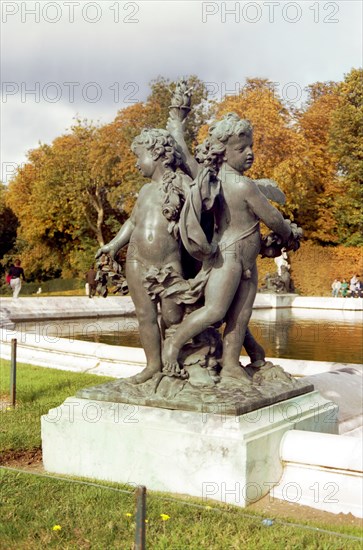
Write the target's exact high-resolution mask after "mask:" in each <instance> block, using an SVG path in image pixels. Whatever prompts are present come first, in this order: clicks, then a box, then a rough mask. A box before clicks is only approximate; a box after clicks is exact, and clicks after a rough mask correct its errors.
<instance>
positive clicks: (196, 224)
mask: <svg viewBox="0 0 363 550" xmlns="http://www.w3.org/2000/svg"><path fill="white" fill-rule="evenodd" d="M220 189H221V185H220V180H219V179H218V178H217V177H216V175H215V173H214V172H213V171H212V170H211V169H210V168H203V170H201V171H200V172H199V174H198V176H197V177H196V179H195V180H194V182H193V183H192V185H191V186H190V193H189V194H188V196H187V198H186V200H185V203H184V206H183V208H182V211H181V213H180V220H179V232H180V237H181V240H182V243H183V245H184V247H185V249H186V251H187V252H188V253H189V254H190V255H191V256H192V257H193V258H195V259H197V260H199V261H204V260H206V259H208V258H210V257H211V256H212V255H213V253H214V252H215V248H214V246H213V244H211V243H210V242H209V241H208V239H207V236H206V234H205V232H204V230H203V227H202V226H201V216H202V212H203V211H206V210H210V209H211V208H212V207H213V205H214V201H215V199H216V197H217V196H218V195H219V193H220Z"/></svg>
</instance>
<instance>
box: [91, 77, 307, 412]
mask: <svg viewBox="0 0 363 550" xmlns="http://www.w3.org/2000/svg"><path fill="white" fill-rule="evenodd" d="M190 99H191V90H189V89H187V87H186V84H185V82H183V81H181V82H180V83H179V84H178V86H177V89H176V91H175V93H174V96H173V99H172V103H171V106H170V116H169V121H168V126H167V130H161V129H148V130H144V131H143V132H142V133H141V134H140V135H139V136H138V137H137V138H136V139H135V140H134V142H133V144H132V150H133V152H134V153H135V155H136V157H137V166H138V168H139V169H140V171H141V172H142V173H143V175H144V176H145V177H147V178H148V179H150V180H151V181H149V182H148V183H146V184H145V185H144V187H143V188H142V189H141V191H140V193H139V196H138V199H137V201H136V204H135V207H134V210H133V212H132V214H131V216H130V218H129V220H127V222H126V223H125V224H124V225H123V226H122V228H121V229H120V231H119V232H118V234H117V235H116V237H115V238H114V239H113V240H112V241H111V242H110V243H108V244H107V245H105V246H103V247H102V248H101V249H99V251H98V252H97V254H96V257H100V256H101V255H102V254H109V255H110V256H111V258H112V259H114V258H115V256H116V254H117V252H118V251H119V250H120V249H121V248H122V247H123V246H125V245H126V244H128V251H127V259H126V278H127V283H128V287H129V290H130V294H131V297H132V299H133V301H134V303H135V309H136V315H137V318H138V321H139V325H140V338H141V342H142V345H143V347H144V350H145V354H146V360H147V365H146V368H145V369H144V370H143V371H142V372H141V373H140V374H138V375H136V376H134V377H132V378H131V379H126V380H124V381H121V382H120V381H118V382H117V383H111V385H112V388H110V387H108V389H107V390H106V394H107V395H108V396H109V397H110V395H111V394H112V399H111V398H110V399H109V400H116V401H117V400H120V401H126V402H138V403H140V404H149V403H151V404H154V403H156V404H158V403H159V405H160V406H170V407H171V408H185V407H186V405H187V404H188V403H190V400H192V401H193V399H195V396H196V395H198V392H201V391H202V392H203V388H204V389H206V388H209V390H208V391H207V392H206V393H205V392H204V394H205V395H204V397H205V398H206V399H207V402H211V401H213V400H216V401H218V400H220V399H221V392H222V394H223V400H224V402H227V401H228V402H230V404H232V405H233V406H235V404H236V402H240V401H241V392H242V394H243V395H244V396H249V397H250V398H252V399H253V400H255V401H256V399H257V400H258V398H261V396H262V397H263V398H264V399H265V401H264V403H266V402H271V401H270V400H269V395H270V394H271V381H273V380H277V381H278V385H279V388H278V389H277V390H276V391H275V393H276V392H277V393H278V394H279V395H280V397H279V398H278V399H281V395H284V396H285V397H286V391H285V390H288V391H290V390H293V394H294V395H296V394H298V393H303V391H302V386H301V385H299V384H298V383H297V382H296V381H294V380H293V379H292V378H291V377H290V375H288V374H287V373H284V371H283V370H282V369H281V368H280V367H278V366H275V365H272V364H271V363H266V362H265V359H264V351H263V348H262V347H261V346H260V345H259V344H258V343H257V342H256V341H255V340H254V338H253V336H252V334H251V333H250V331H249V330H248V322H249V319H250V316H251V313H252V306H253V302H254V299H255V295H256V292H257V268H256V258H257V256H258V254H259V253H261V254H262V255H264V256H270V257H275V256H278V255H280V254H281V249H282V248H284V249H286V250H296V249H297V248H298V247H299V245H300V239H301V235H302V231H301V229H300V228H298V227H297V226H296V225H295V224H292V223H291V222H289V221H288V220H284V218H283V217H282V215H281V214H280V212H279V211H278V210H277V208H275V207H274V206H272V204H271V203H270V202H269V199H273V200H275V201H277V202H280V203H283V202H284V195H283V193H282V192H281V191H280V190H279V189H278V187H277V185H276V184H275V183H274V182H272V181H270V180H257V181H254V180H251V179H250V178H248V177H246V176H244V172H245V171H247V170H248V169H249V168H250V167H251V166H252V163H253V151H252V147H253V131H252V127H251V125H250V123H249V122H248V121H245V120H241V119H240V118H239V117H238V116H237V115H236V114H234V113H229V114H228V115H226V116H225V117H224V118H223V119H222V120H220V121H217V122H215V123H214V124H212V125H211V127H210V130H209V135H208V138H207V139H206V140H205V142H204V143H203V144H202V145H201V146H199V147H198V148H197V153H196V157H195V158H194V157H193V156H192V155H191V153H190V152H189V151H188V148H187V146H186V143H185V140H184V135H183V123H184V120H185V118H186V116H187V114H188V112H189V110H190ZM260 220H262V221H263V222H264V223H265V224H266V225H267V226H268V227H269V228H270V229H271V230H272V233H271V234H270V235H268V236H267V237H265V238H264V239H261V234H260V226H259V222H260ZM158 304H159V309H160V320H158ZM222 323H225V329H224V333H223V338H222V337H221V334H220V332H219V331H218V330H217V328H218V327H219V326H220V325H221V324H222ZM242 346H244V347H245V348H246V350H247V352H248V354H249V356H250V359H251V363H250V365H248V366H247V368H244V367H242V365H241V364H240V362H239V357H240V352H241V348H242ZM264 382H266V384H267V386H266V387H265V389H264V388H263V383H264ZM115 384H116V385H115ZM281 385H282V386H281ZM106 386H107V385H106ZM195 388H197V393H195ZM236 388H237V390H238V392H239V393H238V395H237V394H236ZM95 390H96V388H95ZM225 390H226V391H229V396H228V395H226V393H225ZM304 391H307V390H306V389H305V390H304ZM84 392H86V393H87V390H84V391H83V393H81V395H82V396H86V394H85V393H84ZM117 392H119V394H120V396H119V398H118V397H117V395H116V394H117ZM272 393H274V392H273V391H272ZM290 394H291V391H290ZM290 394H289V395H290ZM115 395H116V397H115ZM193 395H194V397H193ZM87 396H93V397H95V398H98V399H106V400H107V399H108V398H106V397H105V396H104V392H103V391H101V392H100V391H94V392H93V393H92V391H91V393H90V392H89V391H88V393H87ZM177 396H178V397H177ZM285 397H284V398H285ZM158 399H159V401H158ZM266 399H267V401H266ZM202 400H203V399H202ZM275 400H276V399H275ZM171 401H172V404H171ZM245 405H246V404H245ZM194 406H195V407H196V408H198V406H199V405H198V404H195V405H194ZM259 406H262V405H261V399H260V405H259ZM188 407H189V405H188ZM188 407H187V408H188ZM246 407H247V409H249V410H250V409H251V408H256V404H253V405H251V404H250V403H249V404H247V405H246ZM246 407H245V408H244V409H243V407H242V409H243V410H246ZM232 408H233V407H232ZM242 409H241V410H242ZM243 410H242V412H243Z"/></svg>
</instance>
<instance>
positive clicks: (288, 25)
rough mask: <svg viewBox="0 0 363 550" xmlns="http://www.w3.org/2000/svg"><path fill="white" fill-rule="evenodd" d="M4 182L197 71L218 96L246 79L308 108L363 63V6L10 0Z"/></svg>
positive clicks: (4, 51)
mask: <svg viewBox="0 0 363 550" xmlns="http://www.w3.org/2000/svg"><path fill="white" fill-rule="evenodd" d="M1 12H2V13H1V26H2V38H1V80H2V89H1V91H2V96H1V115H2V117H1V147H2V149H1V163H2V179H3V180H6V179H9V176H10V175H11V171H12V170H13V168H14V166H15V165H16V164H20V163H22V162H24V161H25V159H26V153H27V151H28V150H29V149H31V148H34V147H37V145H38V142H39V141H40V142H42V143H50V142H51V141H52V140H53V139H54V138H55V137H56V136H58V135H60V134H62V133H64V132H65V131H66V130H67V128H69V127H70V126H71V125H72V121H73V118H74V117H75V116H77V115H78V116H80V117H81V118H89V119H92V120H94V121H100V122H108V121H111V120H112V119H113V118H114V117H115V115H116V113H117V111H118V110H119V109H121V108H124V107H125V106H127V105H130V103H132V102H135V101H143V100H144V99H145V98H146V96H147V94H148V92H149V86H148V84H149V82H150V80H152V79H153V78H156V77H157V76H158V75H162V76H164V77H168V78H171V79H176V78H178V77H180V76H183V75H190V74H196V75H197V76H198V77H199V78H201V79H202V80H203V81H205V82H207V83H208V88H209V89H210V91H211V93H212V94H213V97H214V98H216V99H219V98H221V97H222V96H223V95H224V94H225V93H230V94H231V93H236V92H237V91H238V88H239V87H242V86H243V84H244V83H245V78H246V77H254V76H257V77H263V78H269V79H270V80H272V81H274V82H277V83H279V84H278V88H279V90H280V92H281V94H282V95H283V96H284V97H285V98H286V99H290V100H292V101H296V102H299V101H301V97H302V90H303V88H304V87H305V86H306V85H307V84H311V83H313V82H316V81H325V80H342V79H343V77H344V74H345V73H347V72H349V71H350V69H351V68H352V67H359V66H361V65H362V56H361V49H362V28H361V21H362V3H361V2H360V0H357V1H350V0H343V1H336V2H328V1H324V0H320V1H319V2H317V1H316V0H315V1H310V0H305V1H301V2H286V1H277V0H271V1H269V0H263V1H260V0H258V1H248V2H236V1H233V2H230V1H228V2H215V1H214V2H213V1H211V2H200V1H199V0H189V1H185V0H183V1H167V0H164V1H154V0H147V1H146V0H145V1H139V0H138V1H137V2H133V1H126V2H118V1H115V0H113V1H112V2H108V1H98V2H89V1H85V2H83V1H82V0H79V1H68V2H67V1H65V2H51V1H49V2H48V1H42V2H21V1H20V2H15V1H2V2H1Z"/></svg>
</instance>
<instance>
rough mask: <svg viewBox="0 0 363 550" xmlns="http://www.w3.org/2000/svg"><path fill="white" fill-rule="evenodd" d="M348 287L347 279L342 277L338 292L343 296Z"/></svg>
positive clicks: (345, 295)
mask: <svg viewBox="0 0 363 550" xmlns="http://www.w3.org/2000/svg"><path fill="white" fill-rule="evenodd" d="M348 288H349V284H348V281H347V280H346V279H343V280H342V284H341V285H340V292H341V295H342V296H343V298H346V297H347V294H348Z"/></svg>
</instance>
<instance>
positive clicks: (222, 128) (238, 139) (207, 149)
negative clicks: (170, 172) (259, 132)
mask: <svg viewBox="0 0 363 550" xmlns="http://www.w3.org/2000/svg"><path fill="white" fill-rule="evenodd" d="M208 133H209V137H208V138H207V139H206V140H205V141H204V142H203V143H202V145H200V146H199V147H198V148H197V155H196V156H197V159H198V160H199V161H200V162H203V163H205V164H207V165H212V166H214V167H215V168H217V169H218V168H220V166H221V165H222V163H223V162H226V163H227V164H228V165H229V166H230V167H232V168H233V169H234V170H236V171H237V172H240V173H242V172H244V171H245V170H248V169H249V168H251V166H252V163H253V152H252V147H253V131H252V126H251V123H250V122H249V121H248V120H242V119H240V117H239V116H238V115H237V114H236V113H228V114H227V115H225V116H224V117H223V118H222V119H221V120H218V121H217V122H214V123H213V124H212V125H211V127H210V129H209V132H208Z"/></svg>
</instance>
